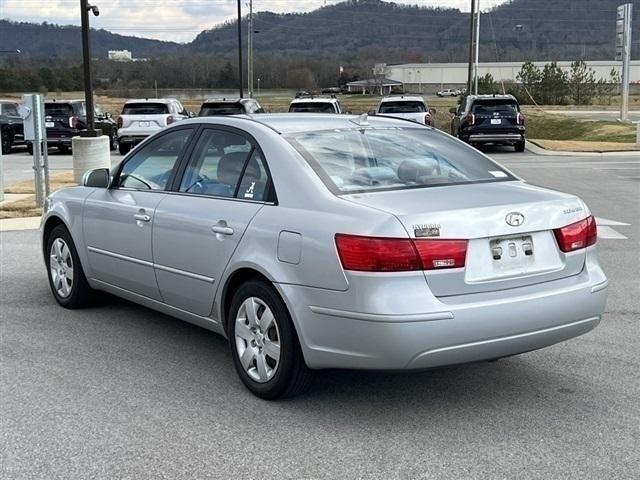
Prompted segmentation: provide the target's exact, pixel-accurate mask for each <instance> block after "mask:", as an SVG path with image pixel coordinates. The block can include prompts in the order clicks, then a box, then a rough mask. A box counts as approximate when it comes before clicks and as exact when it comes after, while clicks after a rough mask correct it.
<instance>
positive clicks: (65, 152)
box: [58, 145, 71, 155]
mask: <svg viewBox="0 0 640 480" xmlns="http://www.w3.org/2000/svg"><path fill="white" fill-rule="evenodd" d="M70 150H71V149H70V148H69V147H68V146H67V145H58V151H59V152H60V153H61V154H62V155H68V154H69V151H70Z"/></svg>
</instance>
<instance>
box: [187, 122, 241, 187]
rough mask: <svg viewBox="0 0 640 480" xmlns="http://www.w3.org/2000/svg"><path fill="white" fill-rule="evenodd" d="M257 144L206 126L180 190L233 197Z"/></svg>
mask: <svg viewBox="0 0 640 480" xmlns="http://www.w3.org/2000/svg"><path fill="white" fill-rule="evenodd" d="M252 150H253V145H252V144H251V142H249V140H247V139H246V138H245V137H244V136H242V135H239V134H237V133H232V132H228V131H225V130H216V129H212V128H207V129H205V130H204V131H203V132H202V134H201V135H200V138H199V139H198V143H197V144H196V147H195V149H194V150H193V154H192V155H191V160H190V161H189V164H188V165H187V169H186V170H185V172H184V175H183V177H182V181H181V182H180V191H181V192H185V193H193V194H197V195H210V196H214V197H227V198H233V197H234V196H235V194H236V190H237V188H238V183H239V181H240V176H241V175H242V172H243V169H244V167H245V164H246V163H247V158H248V157H249V155H250V154H251V152H252Z"/></svg>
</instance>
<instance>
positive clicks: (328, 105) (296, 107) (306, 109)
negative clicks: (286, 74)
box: [289, 96, 348, 113]
mask: <svg viewBox="0 0 640 480" xmlns="http://www.w3.org/2000/svg"><path fill="white" fill-rule="evenodd" d="M289 112H297V113H348V112H344V111H343V110H342V106H341V105H340V102H339V101H338V99H337V98H336V97H334V96H331V97H300V98H294V99H293V100H291V103H290V104H289Z"/></svg>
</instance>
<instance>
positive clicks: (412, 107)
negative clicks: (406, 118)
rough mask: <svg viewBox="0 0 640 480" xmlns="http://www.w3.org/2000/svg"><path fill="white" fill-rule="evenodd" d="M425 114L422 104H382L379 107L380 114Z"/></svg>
mask: <svg viewBox="0 0 640 480" xmlns="http://www.w3.org/2000/svg"><path fill="white" fill-rule="evenodd" d="M414 112H426V108H425V106H424V103H422V102H384V103H382V104H381V105H380V113H414Z"/></svg>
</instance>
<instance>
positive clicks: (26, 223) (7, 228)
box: [0, 217, 42, 232]
mask: <svg viewBox="0 0 640 480" xmlns="http://www.w3.org/2000/svg"><path fill="white" fill-rule="evenodd" d="M41 218H42V217H24V218H5V219H3V220H0V232H15V231H20V230H37V229H38V228H40V219H41Z"/></svg>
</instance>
